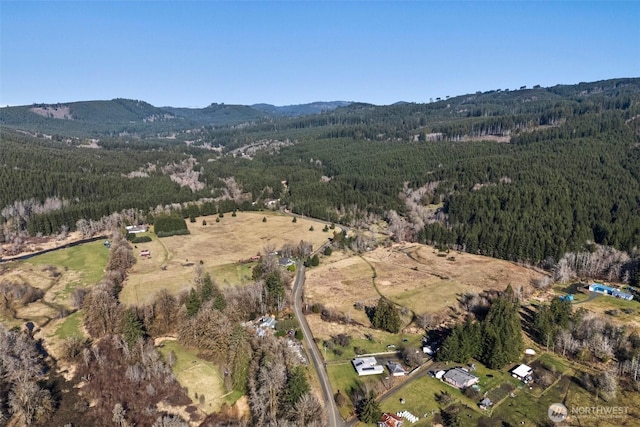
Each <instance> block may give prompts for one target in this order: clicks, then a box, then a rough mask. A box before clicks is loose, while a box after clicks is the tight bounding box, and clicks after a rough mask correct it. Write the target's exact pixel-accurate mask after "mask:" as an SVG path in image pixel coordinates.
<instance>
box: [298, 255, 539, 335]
mask: <svg viewBox="0 0 640 427" xmlns="http://www.w3.org/2000/svg"><path fill="white" fill-rule="evenodd" d="M442 255H446V256H442ZM541 276H542V275H541V273H538V272H536V271H535V270H532V269H528V268H525V267H522V266H519V265H517V264H515V263H512V262H509V261H503V260H498V259H494V258H489V257H484V256H479V255H471V254H467V253H458V252H450V253H448V254H443V253H441V252H438V251H437V250H436V249H434V248H432V247H430V246H424V245H418V244H412V245H393V246H392V247H387V248H378V249H376V250H373V251H371V252H367V253H365V254H364V255H363V256H362V257H350V258H338V257H336V258H334V257H333V256H331V257H325V258H323V261H322V263H321V265H320V267H317V268H314V269H309V270H307V275H306V282H305V298H306V300H307V301H308V302H309V303H322V304H324V305H325V306H326V307H327V308H330V309H332V310H336V311H339V312H342V313H344V314H346V315H348V316H349V317H350V318H352V319H353V320H355V321H358V322H360V323H362V324H364V325H368V324H369V320H368V318H367V317H366V314H365V313H364V311H361V310H356V309H355V308H354V304H355V303H356V302H361V303H363V304H364V305H373V304H375V303H376V302H377V300H378V298H380V296H381V295H382V296H384V297H386V298H388V299H389V300H391V301H393V302H395V303H397V304H399V305H401V306H403V307H407V308H408V309H410V310H412V311H413V312H414V313H416V314H423V313H433V314H441V315H447V314H449V313H450V312H451V310H450V307H456V306H457V305H458V302H457V301H458V298H459V296H460V295H462V294H464V293H467V292H470V293H480V292H482V291H484V290H489V289H497V290H503V289H504V288H506V287H507V285H509V284H511V285H512V286H516V285H521V286H523V288H524V289H525V290H529V289H530V288H531V281H532V280H533V279H537V278H540V277H541ZM314 323H315V326H316V329H314V335H316V334H318V336H328V335H330V334H331V333H332V332H333V331H329V330H327V331H321V330H319V329H318V328H320V327H322V324H321V323H317V322H314ZM325 327H329V325H325Z"/></svg>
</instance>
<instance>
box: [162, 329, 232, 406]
mask: <svg viewBox="0 0 640 427" xmlns="http://www.w3.org/2000/svg"><path fill="white" fill-rule="evenodd" d="M158 350H159V351H160V353H162V355H163V356H164V358H165V360H167V358H168V355H169V352H171V351H173V353H174V354H175V356H176V359H175V360H176V363H175V365H174V366H173V367H172V368H171V370H172V371H173V374H174V375H175V376H176V378H177V379H178V381H179V382H180V385H181V386H183V387H186V388H187V392H188V395H189V397H190V398H191V400H192V401H193V402H194V404H196V405H198V407H199V408H200V409H201V410H202V411H204V412H206V413H207V414H211V413H213V412H216V411H218V410H219V409H220V406H221V405H222V404H223V403H225V402H227V403H229V404H232V403H234V402H233V401H230V399H231V398H235V399H237V398H238V396H237V394H232V393H229V394H228V393H226V392H225V389H224V381H223V379H222V375H221V373H220V369H219V368H218V366H216V365H215V364H213V363H211V362H208V361H206V360H204V359H201V358H199V357H198V356H197V355H196V354H195V353H194V352H192V351H190V350H188V349H186V348H185V347H183V346H182V345H181V344H180V343H179V342H177V341H164V342H163V343H162V344H160V346H159V347H158ZM201 396H204V403H200V402H201V401H200V399H201Z"/></svg>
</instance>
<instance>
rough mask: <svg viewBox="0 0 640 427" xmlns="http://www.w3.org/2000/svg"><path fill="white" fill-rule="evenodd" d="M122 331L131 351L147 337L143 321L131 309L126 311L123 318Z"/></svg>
mask: <svg viewBox="0 0 640 427" xmlns="http://www.w3.org/2000/svg"><path fill="white" fill-rule="evenodd" d="M121 330H122V336H123V338H124V340H125V341H126V343H127V345H128V346H129V349H132V348H133V346H134V345H135V343H136V342H137V341H138V340H139V339H140V338H142V337H144V335H145V332H144V326H143V324H142V321H141V320H140V319H139V318H138V316H137V315H136V313H135V312H134V311H133V310H131V309H128V310H126V311H125V312H124V315H123V316H122V326H121Z"/></svg>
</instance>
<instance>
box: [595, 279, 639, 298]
mask: <svg viewBox="0 0 640 427" xmlns="http://www.w3.org/2000/svg"><path fill="white" fill-rule="evenodd" d="M589 290H590V291H591V292H598V293H600V294H604V295H609V296H612V297H616V298H620V299H623V300H627V301H631V300H632V299H633V295H631V294H628V293H626V292H622V291H620V290H618V289H616V288H612V287H611V286H606V285H603V284H602V283H592V284H591V285H589Z"/></svg>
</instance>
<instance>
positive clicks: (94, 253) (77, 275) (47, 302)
mask: <svg viewBox="0 0 640 427" xmlns="http://www.w3.org/2000/svg"><path fill="white" fill-rule="evenodd" d="M108 256H109V250H108V249H107V248H105V247H104V245H103V244H102V242H101V241H98V242H91V243H86V244H83V245H78V246H74V247H70V248H64V249H60V250H57V251H53V252H49V253H46V254H42V255H38V256H35V257H33V258H29V259H28V260H24V261H14V262H9V263H6V264H3V265H2V272H1V280H2V281H7V282H9V283H28V284H30V285H31V286H33V287H35V288H38V289H41V290H43V291H44V297H43V298H41V299H40V300H38V301H36V302H33V303H30V304H27V305H21V304H19V303H18V302H14V309H15V310H16V317H17V318H18V319H20V320H21V321H22V322H24V321H32V322H34V323H35V324H36V325H38V326H39V327H45V326H46V325H49V324H50V323H51V322H52V321H54V320H55V319H57V318H58V317H59V314H60V312H61V311H62V310H67V311H68V310H71V309H72V305H71V301H70V296H71V293H72V292H73V290H74V289H75V288H77V287H87V286H91V285H93V284H95V283H96V282H98V281H99V280H100V278H101V277H102V274H103V273H104V268H105V266H106V264H107V260H108ZM4 321H5V322H6V324H8V325H9V324H11V325H13V324H14V323H15V322H16V320H11V319H4ZM54 332H55V331H46V333H47V334H50V335H52V334H53V333H54Z"/></svg>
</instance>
